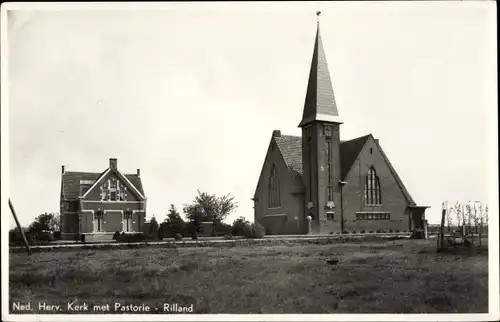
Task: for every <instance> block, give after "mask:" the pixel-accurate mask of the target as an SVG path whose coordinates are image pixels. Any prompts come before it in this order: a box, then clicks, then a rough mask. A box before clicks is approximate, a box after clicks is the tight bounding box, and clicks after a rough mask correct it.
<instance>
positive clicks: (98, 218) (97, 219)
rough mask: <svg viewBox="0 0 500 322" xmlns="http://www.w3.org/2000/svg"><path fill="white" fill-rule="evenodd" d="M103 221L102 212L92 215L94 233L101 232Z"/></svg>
mask: <svg viewBox="0 0 500 322" xmlns="http://www.w3.org/2000/svg"><path fill="white" fill-rule="evenodd" d="M103 219H104V212H103V211H96V212H95V213H94V231H95V232H101V231H104V230H103V227H102V226H103Z"/></svg>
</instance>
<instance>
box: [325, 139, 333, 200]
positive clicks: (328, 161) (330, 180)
mask: <svg viewBox="0 0 500 322" xmlns="http://www.w3.org/2000/svg"><path fill="white" fill-rule="evenodd" d="M326 170H327V175H328V185H327V188H326V189H327V201H333V173H332V171H333V165H332V141H326Z"/></svg>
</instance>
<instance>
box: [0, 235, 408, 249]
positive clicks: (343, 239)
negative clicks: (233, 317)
mask: <svg viewBox="0 0 500 322" xmlns="http://www.w3.org/2000/svg"><path fill="white" fill-rule="evenodd" d="M408 238H409V236H408V235H401V234H400V235H394V234H392V235H381V234H379V235H377V234H372V235H367V234H364V235H339V236H301V237H298V238H297V237H290V238H270V237H267V238H261V239H233V240H185V241H159V242H136V243H118V242H112V243H95V244H85V243H84V244H82V243H73V244H59V245H42V246H32V247H31V250H32V252H46V251H75V250H82V249H92V250H108V249H124V248H143V247H158V248H179V247H236V246H253V245H264V246H272V245H288V244H325V245H326V244H338V243H347V242H366V241H384V240H396V239H408ZM9 250H10V252H11V253H19V252H26V249H25V248H24V247H10V249H9Z"/></svg>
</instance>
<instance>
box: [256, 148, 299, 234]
mask: <svg viewBox="0 0 500 322" xmlns="http://www.w3.org/2000/svg"><path fill="white" fill-rule="evenodd" d="M273 164H274V165H275V166H276V171H277V173H278V176H279V184H280V199H281V207H279V208H269V190H268V184H269V176H270V175H271V169H272V166H273ZM295 191H296V187H295V182H294V181H293V178H292V177H291V173H290V171H289V170H288V168H287V166H286V164H285V162H284V160H283V157H282V155H281V153H280V152H279V150H278V147H277V146H276V143H275V142H274V140H272V141H271V144H270V147H269V149H268V151H267V154H266V158H265V161H264V165H263V168H262V173H261V177H260V178H259V182H258V184H257V189H256V193H255V196H254V197H255V198H256V199H255V200H254V221H255V222H258V223H260V224H261V225H262V226H264V228H265V229H266V231H267V232H268V233H269V234H276V235H279V234H298V233H301V230H302V229H303V228H302V227H301V219H302V218H303V201H302V196H301V195H296V194H293V193H294V192H295ZM268 215H284V216H276V217H275V216H272V217H271V216H269V217H266V216H268Z"/></svg>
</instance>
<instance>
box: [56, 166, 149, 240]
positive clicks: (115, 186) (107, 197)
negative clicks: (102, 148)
mask: <svg viewBox="0 0 500 322" xmlns="http://www.w3.org/2000/svg"><path fill="white" fill-rule="evenodd" d="M60 213H61V237H62V238H63V239H77V238H79V236H80V235H82V234H83V235H85V237H86V238H85V239H86V240H106V239H112V236H113V234H114V233H115V232H116V231H126V232H142V231H143V226H144V218H145V215H146V197H145V194H144V188H143V185H142V180H141V173H140V169H138V170H137V173H136V174H123V173H122V172H120V171H119V170H118V160H117V159H114V158H111V159H109V166H108V168H107V169H106V170H104V171H103V172H101V173H97V172H74V171H66V169H65V166H64V165H63V166H62V174H61V198H60Z"/></svg>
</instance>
